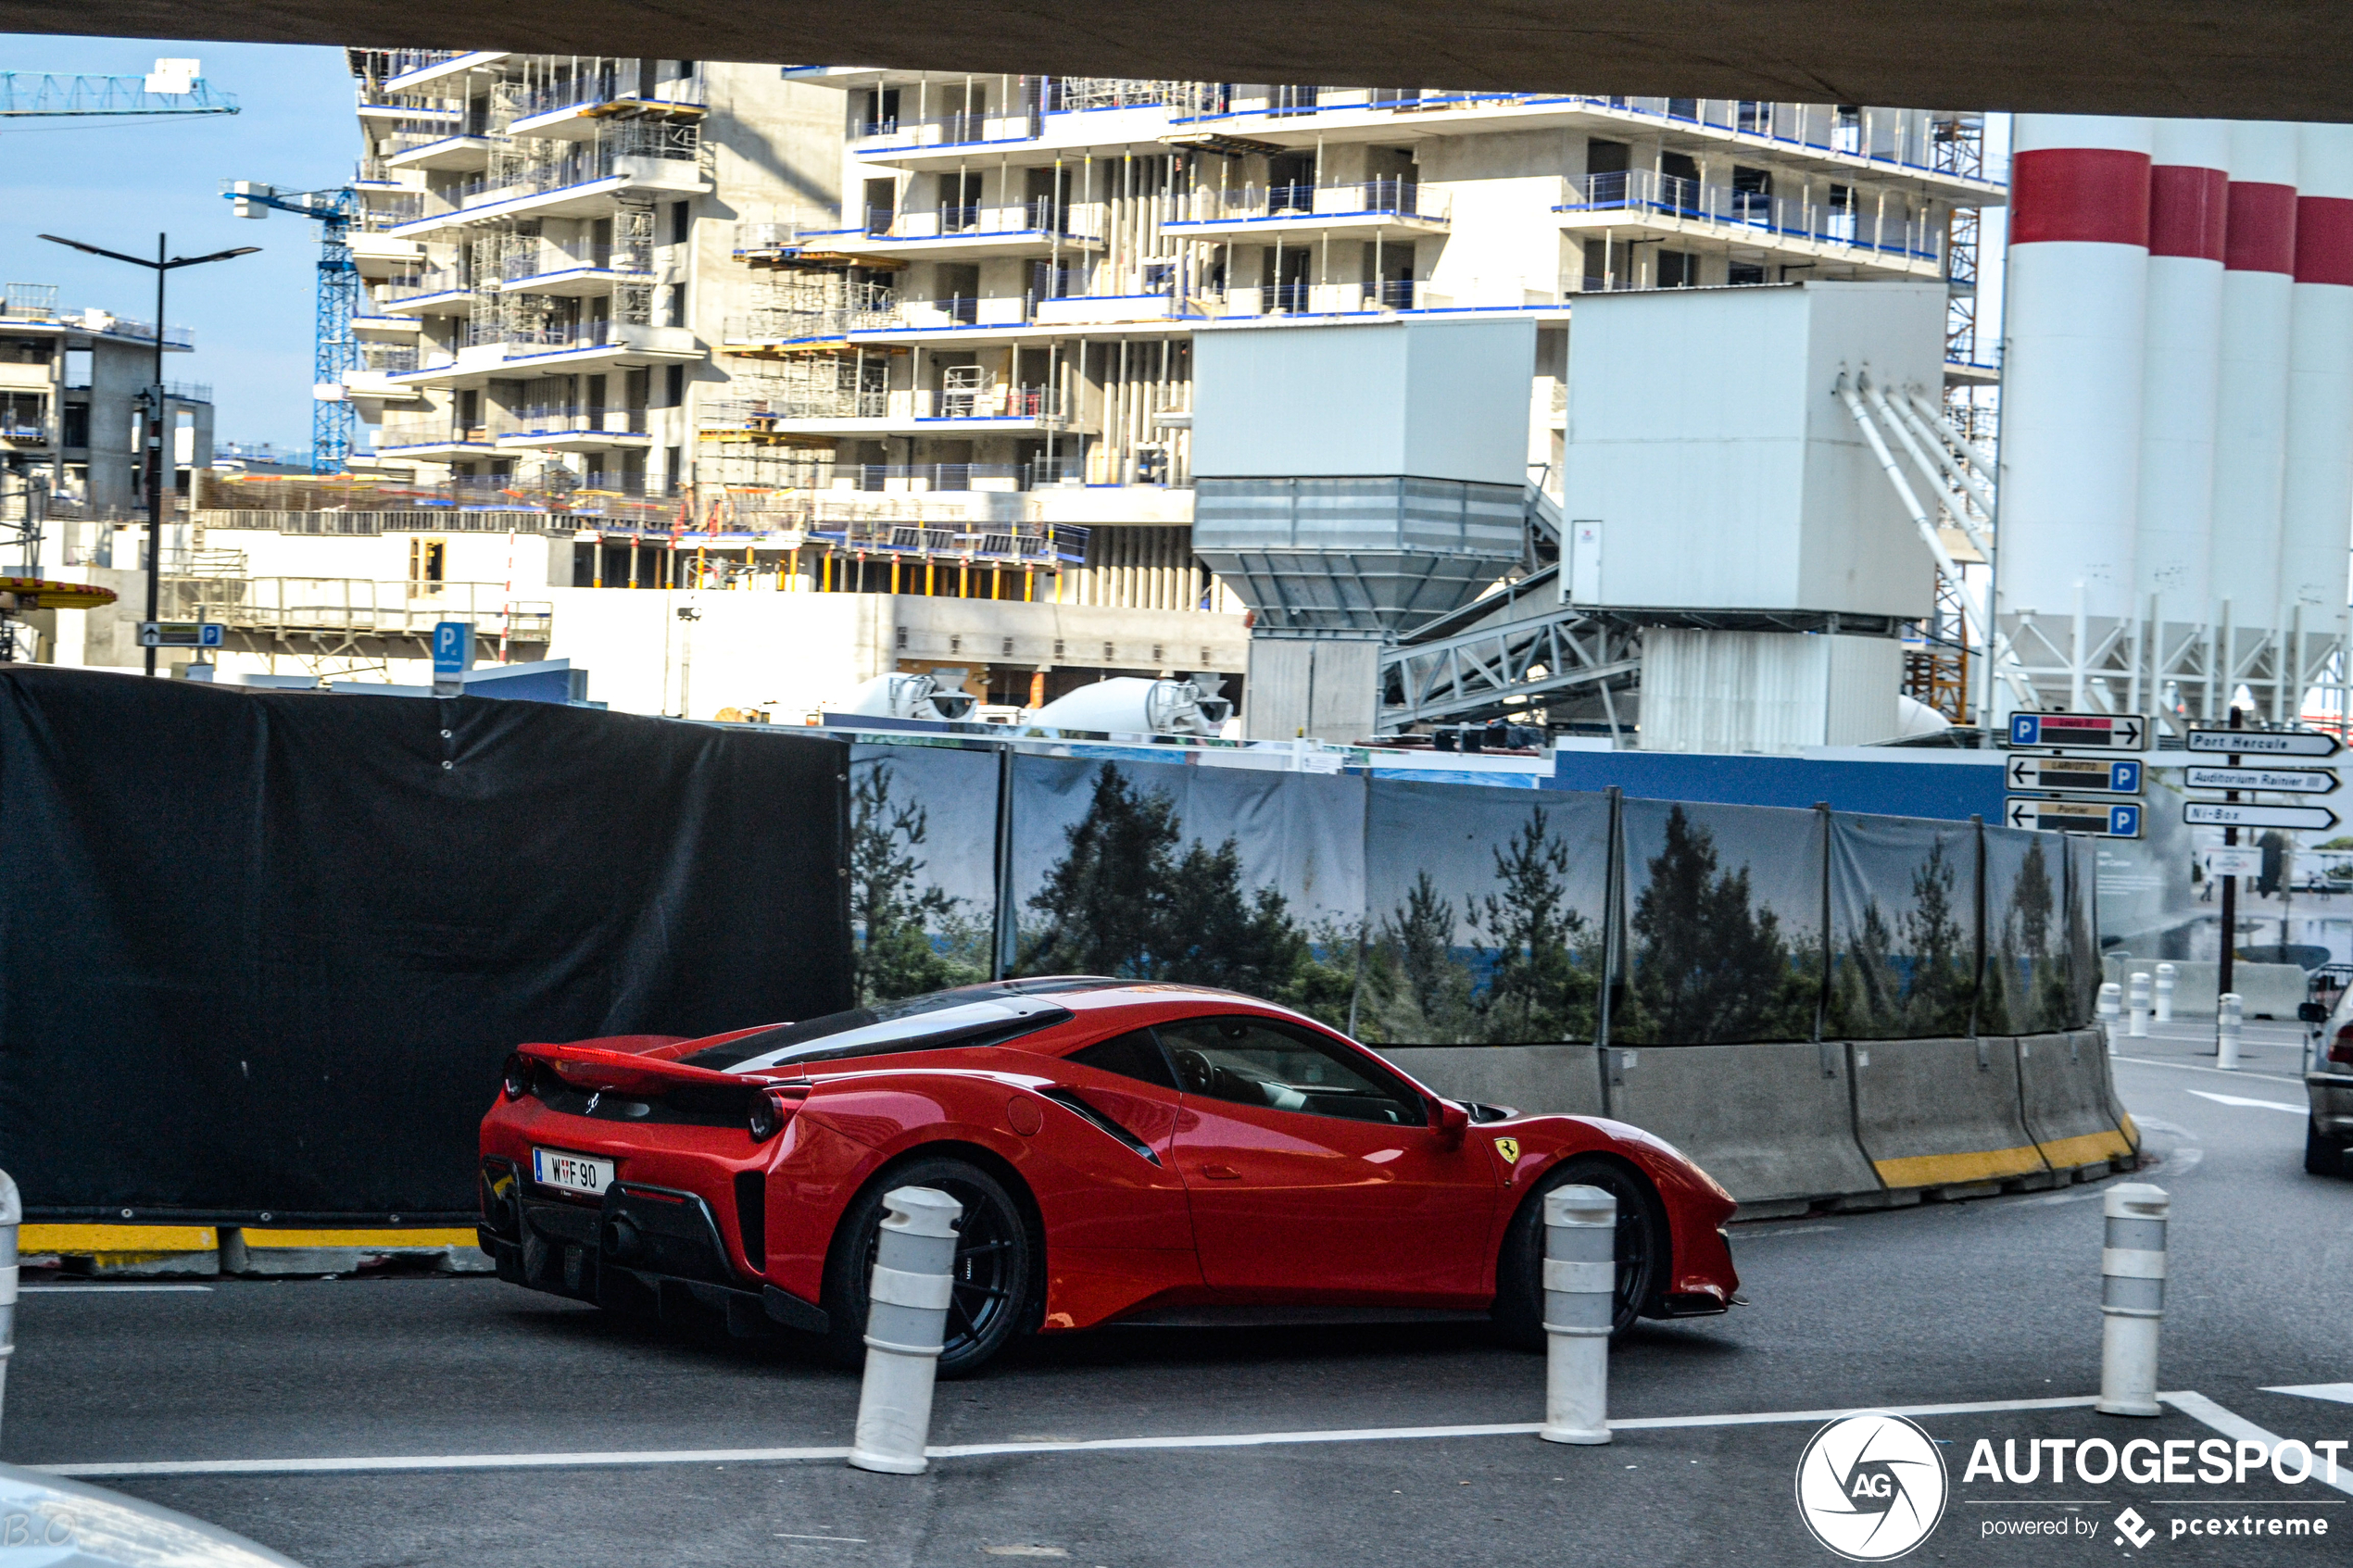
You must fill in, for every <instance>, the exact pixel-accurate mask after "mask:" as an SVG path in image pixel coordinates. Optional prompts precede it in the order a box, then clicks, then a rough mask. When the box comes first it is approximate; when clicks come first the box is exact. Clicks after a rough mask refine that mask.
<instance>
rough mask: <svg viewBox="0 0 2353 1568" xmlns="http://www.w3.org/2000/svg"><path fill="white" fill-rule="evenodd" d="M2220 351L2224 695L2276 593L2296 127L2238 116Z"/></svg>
mask: <svg viewBox="0 0 2353 1568" xmlns="http://www.w3.org/2000/svg"><path fill="white" fill-rule="evenodd" d="M2222 266H2223V271H2222V351H2221V359H2220V361H2219V373H2218V376H2217V386H2218V394H2217V403H2216V409H2215V425H2214V528H2213V533H2212V534H2211V536H2210V542H2209V544H2208V550H2207V574H2208V583H2207V591H2208V594H2209V595H2211V596H2212V597H2213V598H2214V599H2215V600H2216V601H2217V605H2218V608H2217V609H2216V611H2215V615H2216V619H2217V620H2218V621H2223V622H2226V623H2227V624H2228V625H2229V626H2230V628H2231V636H2230V639H2229V644H2228V649H2229V651H2228V656H2227V659H2226V660H2225V661H2224V662H2225V668H2224V670H2223V671H2222V674H2223V677H2224V678H2223V682H2222V685H2221V691H2220V692H2219V693H2218V694H2217V698H2216V700H2217V703H2218V706H2217V708H2216V711H2217V712H2218V713H2219V712H2220V711H2221V709H2220V707H2219V703H2220V701H2221V700H2222V699H2226V698H2227V697H2228V696H2229V693H2230V691H2231V690H2232V689H2233V687H2234V686H2235V685H2236V684H2237V680H2238V678H2239V676H2240V675H2241V674H2242V673H2243V672H2247V671H2250V669H2251V663H2250V661H2252V660H2254V659H2257V658H2258V657H2259V654H2260V652H2261V650H2262V648H2263V647H2264V646H2265V645H2266V644H2267V643H2268V642H2269V640H2270V634H2271V633H2270V628H2271V626H2272V625H2273V623H2274V621H2275V619H2276V611H2277V609H2278V607H2279V601H2280V495H2281V487H2282V484H2283V483H2284V477H2285V469H2286V458H2287V381H2288V371H2287V363H2288V343H2289V332H2290V330H2291V316H2292V295H2293V293H2294V288H2295V271H2296V127H2295V126H2294V125H2291V124H2288V123H2286V122H2284V121H2281V120H2240V121H2237V122H2235V123H2233V125H2232V127H2231V189H2230V217H2229V220H2228V223H2227V226H2226V232H2225V235H2224V240H2223V257H2222Z"/></svg>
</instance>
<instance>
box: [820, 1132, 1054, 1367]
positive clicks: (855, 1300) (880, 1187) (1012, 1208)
mask: <svg viewBox="0 0 2353 1568" xmlns="http://www.w3.org/2000/svg"><path fill="white" fill-rule="evenodd" d="M903 1186H921V1187H932V1188H936V1189H937V1190H938V1191H940V1192H944V1193H946V1194H947V1195H948V1196H949V1197H950V1198H954V1199H955V1200H956V1201H957V1203H958V1204H960V1205H962V1206H963V1211H964V1212H963V1219H962V1220H960V1221H959V1222H958V1223H957V1226H956V1257H955V1261H954V1262H953V1263H952V1264H951V1265H950V1282H951V1284H950V1296H949V1302H948V1332H947V1336H946V1339H945V1341H944V1343H943V1344H942V1345H941V1347H940V1352H939V1375H940V1376H942V1377H962V1376H964V1375H967V1374H971V1373H975V1372H977V1371H979V1370H980V1369H981V1368H982V1367H983V1366H985V1365H987V1364H988V1361H991V1360H992V1359H994V1358H995V1357H996V1356H997V1354H998V1353H999V1352H1000V1351H1001V1350H1002V1349H1003V1348H1005V1345H1006V1343H1007V1342H1008V1341H1009V1340H1011V1339H1012V1338H1013V1336H1014V1335H1015V1334H1017V1333H1021V1332H1023V1331H1024V1330H1026V1328H1027V1327H1029V1326H1030V1319H1032V1318H1033V1317H1034V1316H1035V1315H1036V1307H1037V1301H1038V1294H1037V1278H1038V1266H1037V1264H1038V1248H1037V1246H1036V1243H1035V1241H1034V1239H1033V1238H1032V1236H1031V1235H1030V1230H1029V1225H1028V1223H1027V1222H1026V1219H1025V1218H1024V1216H1023V1214H1022V1210H1021V1206H1020V1205H1019V1204H1018V1203H1016V1202H1015V1201H1014V1199H1013V1194H1011V1193H1010V1192H1008V1191H1007V1190H1006V1189H1005V1185H1004V1184H1003V1183H1002V1182H1000V1181H999V1180H998V1178H997V1177H995V1176H993V1175H991V1174H990V1173H988V1172H987V1171H985V1170H983V1169H981V1168H980V1167H979V1166H977V1165H975V1164H972V1163H970V1162H969V1161H966V1160H953V1159H946V1158H932V1159H917V1160H910V1161H909V1162H907V1163H906V1164H903V1165H900V1166H899V1167H898V1168H896V1169H894V1170H892V1171H890V1172H888V1173H887V1174H885V1175H884V1176H883V1177H882V1178H881V1179H880V1180H878V1181H875V1182H874V1183H871V1184H870V1185H868V1186H867V1188H866V1190H865V1191H863V1192H862V1193H860V1194H859V1195H858V1197H857V1198H856V1199H855V1200H853V1201H852V1202H851V1204H850V1206H849V1211H848V1212H846V1213H844V1214H843V1215H842V1219H841V1228H840V1229H839V1230H838V1231H837V1232H836V1233H835V1242H834V1248H833V1252H832V1255H831V1256H830V1257H829V1258H828V1259H827V1260H826V1263H825V1302H824V1305H825V1311H826V1312H827V1314H828V1316H829V1317H830V1319H831V1323H830V1325H829V1327H828V1330H827V1335H826V1337H827V1340H828V1342H829V1344H830V1346H831V1348H832V1351H833V1354H834V1357H835V1359H836V1360H837V1361H840V1362H841V1363H842V1364H844V1365H846V1366H856V1365H860V1364H862V1362H863V1361H864V1359H865V1354H866V1339H865V1335H866V1310H867V1290H868V1286H869V1285H870V1284H871V1282H872V1281H873V1279H874V1270H875V1253H876V1251H877V1250H878V1249H879V1248H880V1246H881V1243H882V1223H883V1221H884V1220H885V1219H886V1218H887V1217H888V1215H889V1210H888V1209H887V1208H886V1207H885V1206H884V1204H883V1195H884V1194H886V1193H887V1192H891V1191H893V1190H895V1189H897V1188H899V1187H903Z"/></svg>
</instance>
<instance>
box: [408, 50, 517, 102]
mask: <svg viewBox="0 0 2353 1568" xmlns="http://www.w3.org/2000/svg"><path fill="white" fill-rule="evenodd" d="M505 58H507V55H506V53H505V52H503V51H489V50H479V49H472V50H469V49H402V50H399V51H397V52H396V54H395V56H394V59H393V74H392V75H390V76H387V77H385V78H384V91H385V92H387V93H415V92H418V91H420V90H421V89H423V88H425V87H429V86H431V85H433V84H434V82H443V83H453V82H457V81H458V79H459V78H461V77H464V76H468V75H471V74H472V72H474V71H478V70H489V69H493V68H494V67H496V66H497V64H498V63H499V62H500V61H501V60H504V59H505Z"/></svg>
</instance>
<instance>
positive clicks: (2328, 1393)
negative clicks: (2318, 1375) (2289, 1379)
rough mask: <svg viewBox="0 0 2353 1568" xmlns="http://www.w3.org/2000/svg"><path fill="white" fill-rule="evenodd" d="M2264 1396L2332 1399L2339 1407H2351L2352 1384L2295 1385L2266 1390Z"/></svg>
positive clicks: (2352, 1398) (2352, 1396) (2352, 1399)
mask: <svg viewBox="0 0 2353 1568" xmlns="http://www.w3.org/2000/svg"><path fill="white" fill-rule="evenodd" d="M2263 1392H2265V1393H2266V1394H2299V1395H2301V1396H2303V1397H2304V1398H2305V1399H2334V1401H2336V1402H2337V1403H2338V1404H2340V1405H2353V1383H2297V1384H2292V1385H2289V1386H2286V1387H2282V1388H2266V1389H2264V1390H2263Z"/></svg>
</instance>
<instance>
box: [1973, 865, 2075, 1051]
mask: <svg viewBox="0 0 2353 1568" xmlns="http://www.w3.org/2000/svg"><path fill="white" fill-rule="evenodd" d="M2057 910H2058V898H2057V893H2056V891H2055V889H2054V888H2053V886H2052V884H2051V872H2050V864H2049V862H2048V861H2047V860H2046V859H2045V858H2044V854H2043V845H2042V842H2041V841H2040V840H2039V839H2037V840H2036V841H2034V842H2032V843H2031V844H2029V845H2028V846H2027V847H2026V853H2025V855H2024V856H2023V857H2022V858H2021V859H2020V863H2019V869H2018V875H2017V876H2016V877H2015V878H2014V879H2013V880H2012V881H2011V884H2010V893H2009V897H2008V899H2007V902H2006V904H2005V906H2004V908H2003V910H2002V917H2001V923H2000V925H1999V927H1998V930H1999V931H2000V933H2001V937H2000V940H1999V941H1998V942H1996V943H1995V944H1994V949H1993V951H1992V952H1991V953H1989V954H1988V955H1987V956H1986V964H1985V996H1984V999H1983V1003H1982V1007H1981V1009H1980V1010H1979V1014H1978V1031H1979V1033H1981V1034H1986V1035H2032V1034H2038V1033H2040V1032H2042V1031H2044V1030H2048V1029H2064V1028H2066V1027H2067V1025H2068V1022H2069V1018H2070V1012H2071V1010H2070V1007H2069V1005H2068V989H2067V981H2068V974H2067V969H2068V966H2067V959H2066V956H2065V955H2064V954H2063V953H2060V952H2058V951H2057V950H2055V949H2054V947H2053V946H2052V943H2051V934H2052V922H2053V919H2054V917H2055V916H2056V915H2057ZM1987 913H1988V915H1989V917H1990V916H1991V914H1992V911H1991V910H1990V909H1989V910H1988V911H1987ZM1989 923H1990V922H1989Z"/></svg>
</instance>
